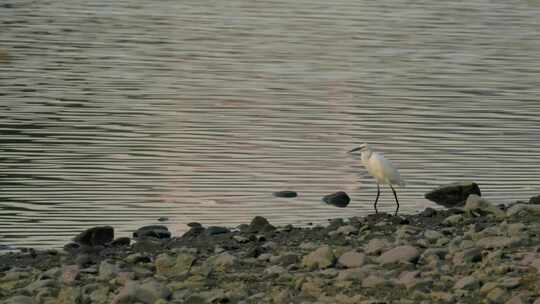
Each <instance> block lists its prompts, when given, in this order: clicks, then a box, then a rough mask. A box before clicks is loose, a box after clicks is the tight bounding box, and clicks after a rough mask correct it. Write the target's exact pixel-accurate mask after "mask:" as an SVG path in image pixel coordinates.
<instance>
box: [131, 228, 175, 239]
mask: <svg viewBox="0 0 540 304" xmlns="http://www.w3.org/2000/svg"><path fill="white" fill-rule="evenodd" d="M133 237H134V238H135V239H137V240H142V239H146V238H149V239H158V240H162V239H169V238H170V237H171V233H170V232H169V229H168V228H167V227H166V226H163V225H149V226H144V227H141V228H139V229H137V230H136V231H135V232H133Z"/></svg>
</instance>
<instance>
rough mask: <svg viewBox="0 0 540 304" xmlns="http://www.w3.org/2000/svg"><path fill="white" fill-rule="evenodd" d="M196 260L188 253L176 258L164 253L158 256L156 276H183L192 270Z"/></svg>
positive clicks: (155, 263)
mask: <svg viewBox="0 0 540 304" xmlns="http://www.w3.org/2000/svg"><path fill="white" fill-rule="evenodd" d="M195 260H196V258H195V257H194V256H193V255H190V254H187V253H179V254H178V255H177V256H176V257H174V256H171V255H169V254H167V253H162V254H160V255H158V256H157V258H156V260H155V262H154V265H155V266H156V274H158V275H163V276H165V277H170V276H174V275H183V274H185V273H187V272H188V271H189V270H190V269H191V267H192V266H193V263H194V262H195Z"/></svg>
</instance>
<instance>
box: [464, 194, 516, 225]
mask: <svg viewBox="0 0 540 304" xmlns="http://www.w3.org/2000/svg"><path fill="white" fill-rule="evenodd" d="M464 210H465V212H467V213H468V214H478V215H487V214H493V215H494V216H495V217H496V218H499V219H502V218H505V217H506V213H505V212H504V211H502V210H501V209H499V207H497V206H495V205H493V204H491V203H490V202H489V201H488V200H486V199H484V198H481V197H480V196H478V195H476V194H471V195H469V197H468V198H467V201H466V202H465V207H464Z"/></svg>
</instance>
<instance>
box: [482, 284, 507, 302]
mask: <svg viewBox="0 0 540 304" xmlns="http://www.w3.org/2000/svg"><path fill="white" fill-rule="evenodd" d="M507 298H508V293H507V292H506V290H504V289H502V288H499V287H496V288H494V289H493V290H491V291H490V292H489V293H488V294H487V295H486V299H487V300H488V301H489V303H493V304H502V303H504V302H505V300H506V299H507Z"/></svg>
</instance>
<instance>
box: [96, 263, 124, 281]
mask: <svg viewBox="0 0 540 304" xmlns="http://www.w3.org/2000/svg"><path fill="white" fill-rule="evenodd" d="M120 271H121V269H120V267H118V265H116V264H112V263H110V262H109V261H102V262H101V263H100V264H99V270H98V273H99V276H98V279H99V280H101V281H109V280H110V279H113V278H114V277H116V276H117V275H118V273H120Z"/></svg>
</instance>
